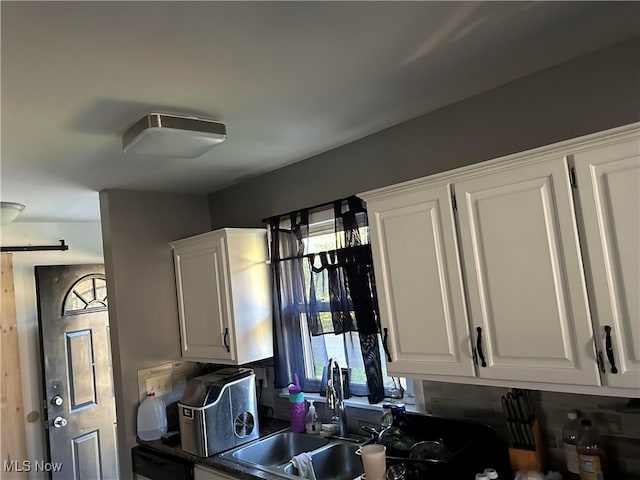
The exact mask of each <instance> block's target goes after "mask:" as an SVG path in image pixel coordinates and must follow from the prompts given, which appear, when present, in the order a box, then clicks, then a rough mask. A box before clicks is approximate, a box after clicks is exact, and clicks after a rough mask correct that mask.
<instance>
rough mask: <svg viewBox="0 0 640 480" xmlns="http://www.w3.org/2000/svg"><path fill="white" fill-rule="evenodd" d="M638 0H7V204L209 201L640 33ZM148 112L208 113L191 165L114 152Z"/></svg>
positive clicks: (90, 212)
mask: <svg viewBox="0 0 640 480" xmlns="http://www.w3.org/2000/svg"><path fill="white" fill-rule="evenodd" d="M639 6H640V3H638V2H621V3H616V2H566V3H565V2H542V3H531V2H495V3H494V2H154V1H148V2H117V1H115V2H15V3H14V2H7V1H2V2H1V9H2V10H1V20H2V30H1V35H2V37H1V38H2V43H1V49H2V51H1V53H2V56H1V61H2V79H1V80H2V98H1V102H2V125H1V128H2V137H1V141H2V144H1V150H2V157H1V164H0V165H1V170H0V175H1V190H0V197H1V199H2V200H4V201H13V202H21V203H24V204H26V205H27V208H26V210H25V212H24V213H23V215H22V216H21V217H20V219H19V221H30V222H36V221H91V220H98V219H99V208H98V196H97V193H96V192H98V191H100V190H102V189H105V188H124V189H136V190H152V191H165V192H191V193H208V192H212V191H214V190H217V189H220V188H223V187H225V186H228V185H231V184H233V183H237V182H239V181H241V180H242V179H243V178H247V177H250V176H255V175H259V174H261V173H264V172H266V171H269V170H273V169H276V168H279V167H282V166H284V165H287V164H290V163H293V162H297V161H300V160H302V159H305V158H308V157H310V156H312V155H314V154H317V153H320V152H323V151H326V150H330V149H332V148H335V147H337V146H339V145H342V144H345V143H348V142H350V141H353V140H356V139H358V138H362V137H364V136H366V135H369V134H371V133H374V132H376V131H379V130H382V129H384V128H386V127H389V126H391V125H394V124H397V123H400V122H402V121H405V120H408V119H410V118H413V117H416V116H419V115H421V114H423V113H426V112H429V111H431V110H434V109H436V108H439V107H442V106H444V105H447V104H450V103H452V102H455V101H458V100H461V99H464V98H467V97H469V96H472V95H474V94H477V93H480V92H482V91H486V90H488V89H490V88H494V87H496V86H498V85H501V84H504V83H507V82H509V81H512V80H514V79H516V78H520V77H523V76H525V75H529V74H531V73H534V72H537V71H540V70H542V69H544V68H548V67H550V66H552V65H556V64H558V63H561V62H563V61H566V60H568V59H571V58H574V57H577V56H579V55H582V54H584V53H587V52H590V51H593V50H596V49H598V48H601V47H604V46H607V45H610V44H613V43H615V42H617V41H621V40H624V39H626V38H629V37H631V36H633V35H638V34H639V33H640V22H638V13H639V11H640V10H639V8H638V7H639ZM151 111H166V112H174V113H185V114H191V115H201V116H206V117H212V118H217V119H219V120H221V121H222V122H224V123H225V124H226V125H227V132H228V139H227V141H226V142H224V143H222V144H221V145H219V146H217V147H215V148H214V149H213V150H211V151H210V152H209V153H207V154H205V155H203V156H201V157H199V158H196V159H188V160H185V159H170V158H169V159H167V158H148V157H142V156H135V155H124V154H123V152H122V148H121V136H122V133H123V132H124V131H125V130H126V128H127V127H128V126H129V125H130V124H131V123H133V122H134V121H136V120H137V119H139V118H140V117H142V116H143V115H144V114H146V113H149V112H151Z"/></svg>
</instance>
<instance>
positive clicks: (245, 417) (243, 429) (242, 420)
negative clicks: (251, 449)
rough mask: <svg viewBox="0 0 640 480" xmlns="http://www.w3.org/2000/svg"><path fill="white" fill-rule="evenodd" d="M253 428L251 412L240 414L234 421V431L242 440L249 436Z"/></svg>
mask: <svg viewBox="0 0 640 480" xmlns="http://www.w3.org/2000/svg"><path fill="white" fill-rule="evenodd" d="M254 427H255V420H254V418H253V415H252V414H251V412H242V413H241V414H240V415H238V416H237V417H236V419H235V421H234V430H235V433H236V436H237V437H240V438H244V437H246V436H248V435H251V432H253V428H254Z"/></svg>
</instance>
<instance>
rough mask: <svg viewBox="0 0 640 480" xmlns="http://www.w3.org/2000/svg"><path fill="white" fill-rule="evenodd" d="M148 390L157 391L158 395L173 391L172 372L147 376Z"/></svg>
mask: <svg viewBox="0 0 640 480" xmlns="http://www.w3.org/2000/svg"><path fill="white" fill-rule="evenodd" d="M147 392H155V394H156V396H158V397H159V396H162V395H166V394H167V393H171V392H173V383H172V381H171V373H164V374H162V375H156V376H153V377H149V378H147Z"/></svg>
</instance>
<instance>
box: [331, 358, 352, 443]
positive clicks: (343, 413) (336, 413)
mask: <svg viewBox="0 0 640 480" xmlns="http://www.w3.org/2000/svg"><path fill="white" fill-rule="evenodd" d="M336 370H337V371H338V391H336V387H335V385H334V373H335V371H336ZM327 405H328V406H329V408H331V409H332V410H333V418H332V419H331V421H332V422H333V423H336V424H337V425H338V435H339V436H340V437H343V438H347V410H346V408H345V406H344V384H343V380H342V370H340V365H338V360H336V359H335V358H333V357H332V358H330V359H329V363H328V364H327Z"/></svg>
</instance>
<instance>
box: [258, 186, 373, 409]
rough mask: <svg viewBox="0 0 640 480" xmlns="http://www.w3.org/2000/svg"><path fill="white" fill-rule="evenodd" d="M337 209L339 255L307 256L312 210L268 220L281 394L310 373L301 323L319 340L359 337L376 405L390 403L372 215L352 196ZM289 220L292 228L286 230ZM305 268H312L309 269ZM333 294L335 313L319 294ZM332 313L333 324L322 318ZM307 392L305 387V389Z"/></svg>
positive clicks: (332, 252) (331, 302)
mask: <svg viewBox="0 0 640 480" xmlns="http://www.w3.org/2000/svg"><path fill="white" fill-rule="evenodd" d="M327 207H328V208H332V209H333V222H334V226H333V233H334V235H335V246H336V248H335V249H331V250H327V251H323V252H320V253H308V252H306V251H305V245H308V238H309V209H303V210H300V211H298V212H293V213H290V214H287V215H286V216H276V217H272V218H270V219H269V224H270V234H271V266H272V274H273V285H274V289H273V291H274V301H273V305H274V312H273V318H274V369H275V381H276V387H285V386H287V385H288V384H289V383H290V382H291V380H292V379H293V375H294V373H299V372H303V371H304V351H303V347H302V338H303V335H304V332H303V330H302V328H301V319H306V322H307V329H308V332H309V334H311V335H312V336H318V335H329V334H335V335H340V334H349V333H350V332H357V333H358V335H357V337H358V338H359V342H360V349H361V351H362V362H363V365H364V369H365V374H366V385H367V391H368V399H369V402H370V403H377V402H379V401H381V400H382V399H383V398H384V384H383V378H382V366H381V359H380V345H379V343H378V338H379V337H378V334H379V333H380V319H379V313H378V302H377V298H376V294H375V292H376V290H375V280H374V276H373V263H372V256H371V245H370V241H369V235H368V220H367V214H366V209H365V207H364V204H363V202H362V200H361V199H359V198H357V197H355V196H354V197H349V198H347V199H344V200H338V201H335V202H333V203H332V204H330V205H328V206H327ZM283 220H288V222H286V223H287V224H288V225H289V228H282V225H283ZM305 262H306V263H307V264H306V265H305ZM326 291H328V297H329V301H328V307H327V301H326V299H324V298H320V297H326V295H322V294H319V292H326ZM327 308H328V309H329V311H330V321H327V320H326V316H325V317H324V318H325V320H324V321H323V316H322V313H323V312H327ZM303 388H304V385H303Z"/></svg>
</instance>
